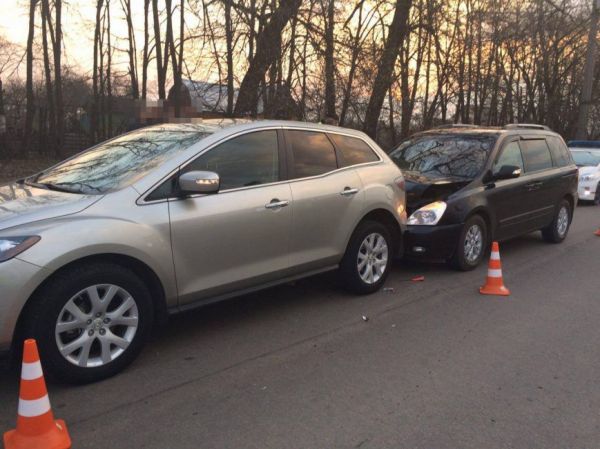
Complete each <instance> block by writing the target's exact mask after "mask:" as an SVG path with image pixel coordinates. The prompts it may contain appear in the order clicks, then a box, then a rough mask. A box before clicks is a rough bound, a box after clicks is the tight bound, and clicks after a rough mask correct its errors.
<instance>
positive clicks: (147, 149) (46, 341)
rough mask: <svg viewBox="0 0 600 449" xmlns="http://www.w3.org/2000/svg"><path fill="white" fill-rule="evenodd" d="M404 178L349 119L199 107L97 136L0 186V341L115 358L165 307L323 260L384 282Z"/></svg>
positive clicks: (63, 377)
mask: <svg viewBox="0 0 600 449" xmlns="http://www.w3.org/2000/svg"><path fill="white" fill-rule="evenodd" d="M405 222H406V212H405V192H404V180H403V178H402V174H401V172H400V170H399V169H398V168H397V167H396V166H395V165H394V163H392V162H391V161H390V159H389V158H388V157H387V156H386V155H385V153H384V152H383V151H382V150H381V149H380V148H379V147H378V146H377V145H376V144H375V143H374V142H373V141H372V140H370V139H369V138H368V137H367V136H366V135H364V134H363V133H361V132H357V131H352V130H347V129H342V128H337V127H330V126H321V125H314V124H307V123H295V122H276V121H258V122H250V121H244V122H240V121H234V120H226V121H223V120H207V121H204V122H202V123H201V124H197V125H191V124H186V125H182V124H179V125H158V126H152V127H148V128H144V129H140V130H136V131H133V132H130V133H128V134H125V135H122V136H120V137H117V138H115V139H112V140H109V141H107V142H104V143H101V144H99V145H97V146H95V147H93V148H91V149H89V150H87V151H85V152H83V153H80V154H78V155H76V156H74V157H72V158H71V159H68V160H66V161H64V162H62V163H59V164H58V165H56V166H54V167H52V168H50V169H48V170H46V171H43V172H41V173H39V174H37V175H35V176H32V177H30V178H27V179H23V180H19V181H17V182H16V183H13V184H8V185H4V186H0V289H1V290H0V291H1V296H0V349H1V350H4V352H8V351H9V350H10V349H11V348H12V349H15V348H18V346H19V345H20V343H21V341H22V340H23V339H24V338H28V337H34V338H36V339H37V340H38V344H39V347H40V350H41V352H42V357H43V358H44V364H45V367H44V368H45V370H46V371H47V372H48V373H49V374H50V375H51V376H52V377H54V378H55V379H57V380H59V381H64V382H90V381H95V380H98V379H101V378H104V377H108V376H110V375H113V374H115V373H117V372H118V371H120V370H122V369H123V368H124V367H125V366H126V365H127V364H128V363H130V362H131V361H132V360H133V359H134V358H135V357H136V356H137V354H138V353H139V351H140V350H141V348H142V345H143V343H144V341H145V340H146V337H147V336H148V333H149V331H150V330H151V328H152V326H153V324H155V323H157V322H161V321H162V320H164V319H165V318H166V317H167V316H168V314H170V313H172V312H180V311H183V310H187V309H189V308H191V307H195V306H200V305H203V304H206V303H208V302H214V301H216V300H221V299H225V298H228V297H232V296H235V295H240V294H242V293H245V292H249V291H252V290H256V289H260V288H264V287H267V286H271V285H274V284H278V283H282V282H287V281H290V280H292V279H296V278H300V277H304V276H309V275H312V274H315V273H319V272H322V271H326V270H332V269H336V268H337V269H339V272H340V274H341V276H340V278H341V281H342V283H343V285H344V286H345V287H347V288H349V289H351V290H352V291H355V292H357V293H371V292H374V291H376V290H377V289H379V288H380V287H381V285H382V284H383V282H384V281H385V278H386V275H387V274H388V271H389V267H390V263H391V261H392V258H393V256H394V254H396V253H398V252H399V251H400V250H401V248H400V245H401V241H402V239H401V237H402V233H403V230H404V226H405Z"/></svg>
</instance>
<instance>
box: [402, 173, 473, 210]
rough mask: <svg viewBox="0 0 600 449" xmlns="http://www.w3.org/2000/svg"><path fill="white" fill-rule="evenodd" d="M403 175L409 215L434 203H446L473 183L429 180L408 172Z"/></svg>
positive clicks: (462, 180) (449, 179)
mask: <svg viewBox="0 0 600 449" xmlns="http://www.w3.org/2000/svg"><path fill="white" fill-rule="evenodd" d="M402 174H403V175H404V180H405V183H406V206H407V211H408V213H409V214H411V213H413V212H414V211H415V210H417V209H419V208H421V207H423V206H425V205H426V204H429V203H433V202H434V201H445V200H446V199H447V198H448V197H449V196H450V195H452V194H453V193H454V192H457V191H459V190H460V189H462V188H463V187H464V186H466V185H467V184H470V183H471V180H468V179H463V178H452V177H449V178H428V177H426V176H423V175H421V174H419V173H416V172H406V171H404V172H402Z"/></svg>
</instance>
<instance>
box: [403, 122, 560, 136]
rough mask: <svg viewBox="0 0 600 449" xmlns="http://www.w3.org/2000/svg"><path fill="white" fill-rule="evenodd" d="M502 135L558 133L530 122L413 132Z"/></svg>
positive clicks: (433, 134) (426, 133)
mask: <svg viewBox="0 0 600 449" xmlns="http://www.w3.org/2000/svg"><path fill="white" fill-rule="evenodd" d="M453 135H455V136H471V137H480V136H496V137H498V136H502V135H517V136H521V135H527V136H535V135H539V136H540V137H543V136H558V134H557V133H556V132H554V131H552V130H551V129H550V128H548V127H545V126H542V125H529V124H523V125H519V124H511V125H506V126H504V127H500V126H477V125H460V124H459V125H442V126H440V127H437V128H432V129H429V130H427V131H421V132H419V133H416V134H413V136H411V138H412V137H422V136H453Z"/></svg>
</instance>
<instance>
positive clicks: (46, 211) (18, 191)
mask: <svg viewBox="0 0 600 449" xmlns="http://www.w3.org/2000/svg"><path fill="white" fill-rule="evenodd" d="M100 198H102V196H101V195H79V194H76V193H66V192H56V191H53V190H46V189H42V188H37V187H32V186H28V185H25V184H17V183H11V184H5V185H0V230H1V229H7V228H12V227H14V226H20V225H24V224H27V223H31V222H34V221H39V220H46V219H49V218H56V217H61V216H64V215H71V214H76V213H77V212H81V211H82V210H84V209H85V208H87V207H89V206H91V205H92V204H94V203H95V202H96V201H98V200H99V199H100Z"/></svg>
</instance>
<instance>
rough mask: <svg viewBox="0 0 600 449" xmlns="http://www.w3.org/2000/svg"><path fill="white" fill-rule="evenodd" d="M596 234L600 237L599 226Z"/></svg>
mask: <svg viewBox="0 0 600 449" xmlns="http://www.w3.org/2000/svg"><path fill="white" fill-rule="evenodd" d="M594 235H597V236H598V237H600V228H598V230H597V231H596V232H594Z"/></svg>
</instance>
